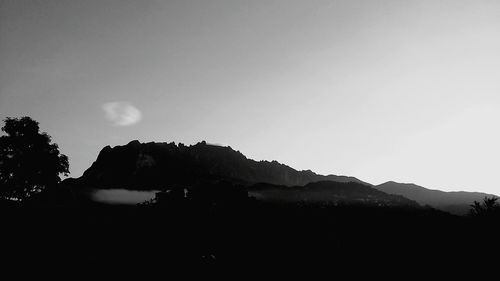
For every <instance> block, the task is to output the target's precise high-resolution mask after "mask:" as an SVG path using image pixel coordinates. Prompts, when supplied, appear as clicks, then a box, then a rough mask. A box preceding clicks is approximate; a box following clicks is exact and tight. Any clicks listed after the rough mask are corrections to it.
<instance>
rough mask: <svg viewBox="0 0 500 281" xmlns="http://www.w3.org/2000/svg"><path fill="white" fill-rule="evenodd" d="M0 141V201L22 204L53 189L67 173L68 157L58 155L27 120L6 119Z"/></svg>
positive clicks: (36, 128) (44, 136) (56, 150)
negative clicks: (12, 201)
mask: <svg viewBox="0 0 500 281" xmlns="http://www.w3.org/2000/svg"><path fill="white" fill-rule="evenodd" d="M4 122H5V125H4V126H3V127H2V131H3V132H5V133H6V134H7V135H3V136H1V137H0V198H6V199H15V200H24V199H26V198H28V197H30V196H32V195H33V194H35V193H38V192H40V191H42V190H44V189H46V188H49V187H53V186H55V185H57V184H58V183H59V182H60V181H61V178H60V177H59V175H60V174H61V173H62V174H64V175H67V174H68V173H69V164H68V157H67V156H66V155H63V154H60V153H59V149H58V146H57V144H55V143H51V137H50V136H49V135H48V134H47V133H40V132H39V129H40V128H39V125H38V122H37V121H35V120H33V119H31V118H30V117H22V118H6V119H5V120H4Z"/></svg>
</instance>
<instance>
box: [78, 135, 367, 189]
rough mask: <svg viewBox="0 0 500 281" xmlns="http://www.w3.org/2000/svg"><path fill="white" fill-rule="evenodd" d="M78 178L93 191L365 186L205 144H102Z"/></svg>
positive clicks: (342, 178)
mask: <svg viewBox="0 0 500 281" xmlns="http://www.w3.org/2000/svg"><path fill="white" fill-rule="evenodd" d="M77 180H78V182H79V183H80V184H84V185H86V186H90V187H94V188H101V189H114V188H121V189H132V190H155V189H163V188H165V187H169V186H171V185H175V184H184V185H190V184H195V183H197V182H203V181H213V180H227V181H232V182H236V183H240V184H243V185H251V184H254V183H259V182H266V183H271V184H277V185H284V186H303V185H306V184H308V183H310V182H315V181H324V180H330V181H338V182H351V181H352V182H357V183H362V184H367V183H364V182H362V181H360V180H359V179H356V178H353V177H346V176H336V175H328V176H323V175H318V174H316V173H314V172H312V171H310V170H306V171H297V170H295V169H293V168H291V167H289V166H286V165H284V164H280V163H278V162H276V161H271V162H269V161H254V160H252V159H248V158H246V157H245V156H244V155H243V154H242V153H240V152H239V151H235V150H233V149H232V148H231V147H222V146H215V145H209V144H207V143H206V142H204V141H203V142H200V143H197V144H195V145H191V146H185V145H183V144H178V145H176V144H175V143H173V142H172V143H154V142H150V143H140V142H139V141H132V142H130V143H128V144H127V145H124V146H116V147H113V148H111V147H110V146H106V147H104V148H103V149H102V150H101V152H100V153H99V156H98V157H97V160H96V161H95V162H94V163H93V164H92V166H91V167H90V168H89V169H87V170H86V171H85V172H84V174H83V175H82V176H81V177H80V178H78V179H77ZM367 185H368V184H367Z"/></svg>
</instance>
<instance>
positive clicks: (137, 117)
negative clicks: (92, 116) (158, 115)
mask: <svg viewBox="0 0 500 281" xmlns="http://www.w3.org/2000/svg"><path fill="white" fill-rule="evenodd" d="M102 108H103V109H104V112H105V114H106V119H108V120H109V121H111V123H112V124H113V125H115V126H131V125H134V124H137V123H139V122H140V121H141V119H142V114H141V111H140V110H139V109H137V108H136V107H135V106H133V105H132V104H131V103H129V102H122V101H118V102H107V103H105V104H103V105H102Z"/></svg>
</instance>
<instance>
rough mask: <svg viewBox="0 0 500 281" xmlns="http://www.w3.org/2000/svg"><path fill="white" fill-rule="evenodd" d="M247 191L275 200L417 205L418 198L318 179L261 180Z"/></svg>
mask: <svg viewBox="0 0 500 281" xmlns="http://www.w3.org/2000/svg"><path fill="white" fill-rule="evenodd" d="M248 193H249V195H250V196H253V197H255V198H257V199H259V200H266V201H276V202H302V203H305V204H307V203H323V204H328V205H342V204H348V205H353V204H360V205H372V206H386V207H414V208H416V207H419V204H418V203H417V202H415V201H413V200H409V199H407V198H405V197H403V196H400V195H392V194H387V193H385V192H382V191H380V190H377V189H375V188H372V187H370V186H367V185H364V184H361V183H356V182H347V183H346V182H334V181H320V182H313V183H308V184H306V185H305V186H294V187H287V186H277V185H272V184H266V183H260V184H256V185H253V186H251V187H249V188H248Z"/></svg>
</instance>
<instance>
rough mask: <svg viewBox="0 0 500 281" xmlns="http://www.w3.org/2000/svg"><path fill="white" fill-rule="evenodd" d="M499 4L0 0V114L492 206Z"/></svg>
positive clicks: (62, 130) (74, 152)
mask: <svg viewBox="0 0 500 281" xmlns="http://www.w3.org/2000/svg"><path fill="white" fill-rule="evenodd" d="M499 50H500V2H499V1H480V0H470V1H461V0H453V1H446V0H443V1H438V0H432V1H398V0H394V1H370V0H364V1H356V0H354V1H353V0H349V1H332V0H330V1H316V0H300V1H299V0H282V1H274V0H266V1H257V0H253V1H238V0H228V1H222V0H211V1H203V0H201V1H194V0H186V1H159V0H144V1H135V0H133V1H132V0H120V1H113V0H104V1H102V0H86V1H78V0H74V1H71V0H66V1H63V0H60V1H54V0H43V1H42V0H38V1H36V0H31V1H25V0H0V118H1V119H2V120H3V119H4V118H6V117H20V116H30V117H32V118H34V119H35V120H37V121H38V122H40V127H41V130H42V131H45V132H47V133H48V134H49V135H51V136H52V138H53V141H54V142H56V143H57V144H58V145H59V147H60V151H61V152H62V153H64V154H66V155H67V156H68V157H69V160H70V171H71V177H79V176H80V175H81V174H82V173H83V171H84V170H85V169H86V168H88V167H90V165H91V164H92V162H93V161H94V160H95V159H96V157H97V155H98V153H99V151H100V150H101V149H102V148H103V147H104V146H106V145H111V146H115V145H122V144H126V143H128V142H129V141H131V140H134V139H137V140H140V141H158V142H172V141H174V142H176V143H179V142H181V143H184V144H195V143H197V142H199V141H202V140H205V141H207V142H209V143H217V144H222V145H229V146H231V147H232V148H234V149H236V150H239V151H241V152H242V153H243V154H245V155H246V156H247V157H249V158H252V159H255V160H277V161H279V162H281V163H285V164H287V165H289V166H291V167H293V168H295V169H298V170H303V169H311V170H313V171H314V172H317V173H320V174H337V175H350V176H355V177H358V178H359V179H361V180H364V181H367V182H370V183H372V184H380V183H383V182H386V181H389V180H393V181H398V182H405V183H416V184H419V185H422V186H425V187H428V188H433V189H441V190H467V191H483V192H489V193H494V194H500V185H498V184H497V183H496V180H497V179H496V178H497V174H498V169H499V166H500V130H499V127H500V126H499V125H500V124H499V123H500V52H499Z"/></svg>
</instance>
